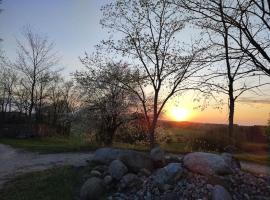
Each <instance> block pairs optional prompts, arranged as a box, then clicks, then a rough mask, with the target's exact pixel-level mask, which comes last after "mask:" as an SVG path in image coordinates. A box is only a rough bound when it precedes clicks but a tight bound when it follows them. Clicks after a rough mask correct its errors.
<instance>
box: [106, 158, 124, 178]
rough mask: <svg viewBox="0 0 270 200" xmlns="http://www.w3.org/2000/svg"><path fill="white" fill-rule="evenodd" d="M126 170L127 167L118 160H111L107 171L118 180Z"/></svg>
mask: <svg viewBox="0 0 270 200" xmlns="http://www.w3.org/2000/svg"><path fill="white" fill-rule="evenodd" d="M127 172H128V169H127V167H126V166H125V165H124V164H123V163H122V162H121V161H120V160H114V161H112V162H111V164H110V166H109V173H110V174H111V176H112V177H113V178H115V179H116V180H120V179H121V178H122V177H123V176H124V175H125V174H126V173H127Z"/></svg>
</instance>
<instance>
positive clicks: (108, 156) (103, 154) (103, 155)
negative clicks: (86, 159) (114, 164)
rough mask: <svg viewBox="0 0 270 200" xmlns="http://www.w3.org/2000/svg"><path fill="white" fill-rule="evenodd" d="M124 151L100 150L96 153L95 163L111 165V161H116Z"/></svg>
mask: <svg viewBox="0 0 270 200" xmlns="http://www.w3.org/2000/svg"><path fill="white" fill-rule="evenodd" d="M123 151H124V150H121V149H114V148H100V149H97V150H96V151H95V154H94V157H93V161H94V162H97V163H102V164H110V162H111V161H113V160H116V159H117V158H118V157H119V155H120V154H123Z"/></svg>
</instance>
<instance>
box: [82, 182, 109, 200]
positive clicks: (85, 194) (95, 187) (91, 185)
mask: <svg viewBox="0 0 270 200" xmlns="http://www.w3.org/2000/svg"><path fill="white" fill-rule="evenodd" d="M104 191H105V189H104V186H103V181H102V179H100V178H97V177H92V178H90V179H88V180H87V181H86V182H85V183H84V184H83V186H82V187H81V191H80V197H81V200H98V199H100V197H101V196H102V195H103V193H104Z"/></svg>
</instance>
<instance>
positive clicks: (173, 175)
mask: <svg viewBox="0 0 270 200" xmlns="http://www.w3.org/2000/svg"><path fill="white" fill-rule="evenodd" d="M182 174H183V168H182V165H181V164H180V163H170V164H168V165H166V166H165V167H163V168H161V169H159V170H157V171H156V173H155V174H154V175H153V180H154V182H155V183H158V184H159V185H160V186H161V185H163V184H168V183H174V182H175V181H177V180H179V179H180V177H181V176H182Z"/></svg>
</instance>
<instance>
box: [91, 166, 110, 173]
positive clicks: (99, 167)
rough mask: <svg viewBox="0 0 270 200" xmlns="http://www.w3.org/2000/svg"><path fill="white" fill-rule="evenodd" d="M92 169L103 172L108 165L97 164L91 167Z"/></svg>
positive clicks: (106, 169)
mask: <svg viewBox="0 0 270 200" xmlns="http://www.w3.org/2000/svg"><path fill="white" fill-rule="evenodd" d="M93 170H97V171H99V172H100V173H104V172H106V171H108V166H107V165H97V166H95V167H94V168H93Z"/></svg>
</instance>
